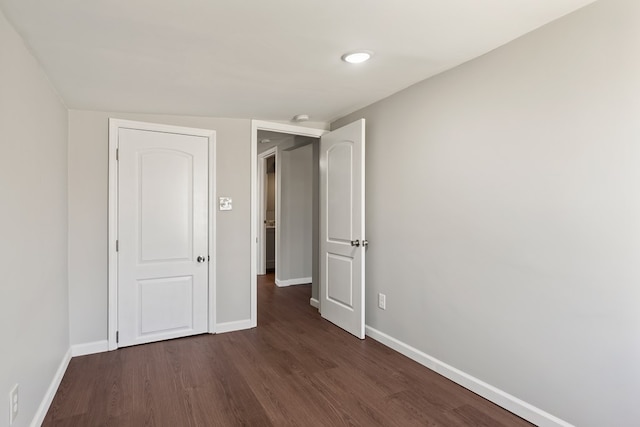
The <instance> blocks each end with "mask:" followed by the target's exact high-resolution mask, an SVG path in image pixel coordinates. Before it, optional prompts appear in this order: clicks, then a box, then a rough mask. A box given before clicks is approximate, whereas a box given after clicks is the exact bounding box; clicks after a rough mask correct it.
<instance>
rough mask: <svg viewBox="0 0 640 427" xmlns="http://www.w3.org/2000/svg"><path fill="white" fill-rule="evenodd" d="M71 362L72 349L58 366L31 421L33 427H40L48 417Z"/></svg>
mask: <svg viewBox="0 0 640 427" xmlns="http://www.w3.org/2000/svg"><path fill="white" fill-rule="evenodd" d="M70 361H71V349H69V350H67V352H66V353H65V354H64V356H62V360H61V361H60V366H58V370H57V371H56V374H55V375H54V376H53V379H52V380H51V384H49V388H48V389H47V392H46V393H45V395H44V397H43V398H42V402H40V406H38V410H37V411H36V414H35V416H34V417H33V420H32V421H31V424H30V425H31V427H40V426H41V425H42V422H43V421H44V417H46V416H47V411H48V410H49V406H51V402H53V398H54V396H55V395H56V392H57V391H58V387H60V383H61V382H62V377H64V373H65V372H66V371H67V366H69V362H70Z"/></svg>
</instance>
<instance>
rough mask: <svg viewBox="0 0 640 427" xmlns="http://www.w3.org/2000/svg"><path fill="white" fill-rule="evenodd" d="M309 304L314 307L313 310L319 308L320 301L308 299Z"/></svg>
mask: <svg viewBox="0 0 640 427" xmlns="http://www.w3.org/2000/svg"><path fill="white" fill-rule="evenodd" d="M309 304H310V305H311V307H315V308H318V309H319V308H320V301H318V300H317V299H315V298H313V297H311V298H310V299H309Z"/></svg>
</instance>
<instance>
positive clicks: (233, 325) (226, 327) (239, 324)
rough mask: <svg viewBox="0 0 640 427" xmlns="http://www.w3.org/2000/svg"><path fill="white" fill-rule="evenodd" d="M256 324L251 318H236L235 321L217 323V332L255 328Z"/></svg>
mask: <svg viewBox="0 0 640 427" xmlns="http://www.w3.org/2000/svg"><path fill="white" fill-rule="evenodd" d="M254 327H255V325H254V324H253V322H251V319H246V320H236V321H235V322H225V323H218V324H216V333H217V334H223V333H225V332H233V331H242V330H244V329H251V328H254Z"/></svg>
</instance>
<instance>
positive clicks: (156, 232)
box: [117, 128, 209, 347]
mask: <svg viewBox="0 0 640 427" xmlns="http://www.w3.org/2000/svg"><path fill="white" fill-rule="evenodd" d="M118 149H119V156H118V157H119V160H118V212H117V215H118V226H119V230H118V246H119V247H118V297H117V304H118V330H119V343H118V346H119V347H122V346H128V345H134V344H142V343H146V342H151V341H159V340H165V339H169V338H177V337H182V336H187V335H193V334H199V333H204V332H207V320H208V308H209V306H208V271H207V270H208V214H209V207H208V204H209V199H208V139H207V137H204V136H196V135H185V134H179V133H171V132H158V131H150V130H141V129H126V128H120V129H118Z"/></svg>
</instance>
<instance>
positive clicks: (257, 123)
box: [218, 120, 328, 332]
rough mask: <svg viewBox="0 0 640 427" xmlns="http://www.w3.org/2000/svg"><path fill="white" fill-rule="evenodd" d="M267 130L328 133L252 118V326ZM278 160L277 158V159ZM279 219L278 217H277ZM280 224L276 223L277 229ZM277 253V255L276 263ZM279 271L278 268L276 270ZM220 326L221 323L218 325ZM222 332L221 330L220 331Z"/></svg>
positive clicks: (255, 321)
mask: <svg viewBox="0 0 640 427" xmlns="http://www.w3.org/2000/svg"><path fill="white" fill-rule="evenodd" d="M259 130H267V131H272V132H281V133H289V134H293V135H301V136H310V137H313V138H320V137H321V136H322V135H324V134H326V133H328V131H326V130H323V129H312V128H306V127H303V126H293V125H288V124H283V123H273V122H266V121H263V120H251V271H250V278H249V280H250V282H249V283H250V286H251V296H250V298H251V318H250V319H249V321H250V322H251V327H255V326H257V325H258V280H257V271H258V269H257V267H258V264H257V258H258V257H257V249H258V229H257V222H258V220H257V217H258V209H259V204H258V191H257V187H258V182H257V176H256V175H257V172H258V168H257V164H258V131H259ZM276 161H277V160H276ZM276 220H277V219H276ZM277 227H278V224H277V223H276V230H277ZM277 262H278V260H277V255H276V263H277ZM276 272H277V270H276ZM218 326H220V325H218ZM218 332H220V331H218Z"/></svg>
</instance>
